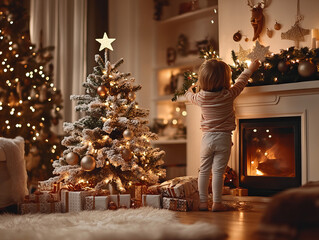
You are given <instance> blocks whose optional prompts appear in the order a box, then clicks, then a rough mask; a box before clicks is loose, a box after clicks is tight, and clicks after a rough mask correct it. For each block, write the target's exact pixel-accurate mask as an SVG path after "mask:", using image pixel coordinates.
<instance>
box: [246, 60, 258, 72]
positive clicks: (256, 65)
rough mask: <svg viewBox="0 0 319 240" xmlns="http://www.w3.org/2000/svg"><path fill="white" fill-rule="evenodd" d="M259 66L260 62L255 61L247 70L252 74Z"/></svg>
mask: <svg viewBox="0 0 319 240" xmlns="http://www.w3.org/2000/svg"><path fill="white" fill-rule="evenodd" d="M259 66H260V61H259V60H255V61H253V62H252V63H251V64H250V65H249V67H248V69H249V70H250V71H252V72H255V71H256V70H257V69H258V68H259Z"/></svg>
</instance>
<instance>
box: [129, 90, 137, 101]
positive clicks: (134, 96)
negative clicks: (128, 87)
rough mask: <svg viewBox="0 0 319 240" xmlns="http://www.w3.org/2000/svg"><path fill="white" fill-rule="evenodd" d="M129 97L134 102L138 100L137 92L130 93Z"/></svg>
mask: <svg viewBox="0 0 319 240" xmlns="http://www.w3.org/2000/svg"><path fill="white" fill-rule="evenodd" d="M127 97H128V99H129V100H131V101H134V100H135V98H136V94H135V92H129V93H128V95H127Z"/></svg>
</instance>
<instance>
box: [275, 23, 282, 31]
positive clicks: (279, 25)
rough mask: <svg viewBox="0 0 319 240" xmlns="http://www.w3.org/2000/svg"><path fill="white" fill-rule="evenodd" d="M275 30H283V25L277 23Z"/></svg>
mask: <svg viewBox="0 0 319 240" xmlns="http://www.w3.org/2000/svg"><path fill="white" fill-rule="evenodd" d="M274 29H275V30H277V31H278V30H280V29H281V24H280V23H278V22H277V21H276V23H275V25H274Z"/></svg>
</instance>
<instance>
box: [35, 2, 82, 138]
mask: <svg viewBox="0 0 319 240" xmlns="http://www.w3.org/2000/svg"><path fill="white" fill-rule="evenodd" d="M86 7H87V0H31V3H30V35H31V41H32V43H34V44H36V45H37V46H38V45H39V43H40V32H41V31H42V32H43V36H42V43H43V47H46V46H54V47H55V50H54V60H53V65H54V76H53V78H54V84H55V86H56V88H57V89H60V90H61V92H62V97H63V112H62V114H63V120H62V121H61V122H63V121H67V122H74V121H75V120H77V119H78V117H79V116H78V114H77V113H76V112H75V102H74V101H72V102H71V101H70V95H72V94H82V92H83V91H84V89H83V87H82V83H83V82H84V81H85V78H86V45H87V44H86V41H87V25H86V23H87V11H86ZM61 125H62V124H60V127H59V130H58V131H59V132H62V130H61Z"/></svg>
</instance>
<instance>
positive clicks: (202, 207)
mask: <svg viewBox="0 0 319 240" xmlns="http://www.w3.org/2000/svg"><path fill="white" fill-rule="evenodd" d="M199 211H208V203H207V202H200V203H199Z"/></svg>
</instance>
